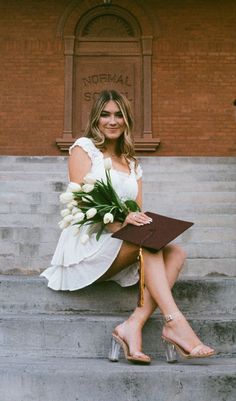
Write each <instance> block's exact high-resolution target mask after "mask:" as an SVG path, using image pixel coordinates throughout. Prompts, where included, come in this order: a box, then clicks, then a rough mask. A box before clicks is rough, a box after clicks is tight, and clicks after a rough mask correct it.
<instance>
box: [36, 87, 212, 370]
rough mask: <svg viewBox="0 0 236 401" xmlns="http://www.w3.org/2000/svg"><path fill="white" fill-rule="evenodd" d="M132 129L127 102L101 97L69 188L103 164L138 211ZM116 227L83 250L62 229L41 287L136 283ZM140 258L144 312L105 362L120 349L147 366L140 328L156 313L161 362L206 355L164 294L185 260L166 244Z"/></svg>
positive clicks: (123, 330)
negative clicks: (158, 315) (160, 323)
mask: <svg viewBox="0 0 236 401" xmlns="http://www.w3.org/2000/svg"><path fill="white" fill-rule="evenodd" d="M132 127H133V119H132V114H131V110H130V105H129V102H128V100H127V99H126V98H125V97H124V96H122V95H121V94H120V93H118V92H116V91H114V90H110V91H103V92H102V93H101V94H100V96H99V97H98V98H97V100H96V101H95V103H94V105H93V108H92V110H91V114H90V118H89V123H88V126H87V129H86V132H85V137H82V138H79V139H78V140H77V141H76V142H75V143H74V144H73V145H72V146H71V148H70V151H69V153H70V157H69V179H70V181H72V182H77V183H81V182H82V181H83V178H84V177H85V176H86V175H87V174H88V172H91V173H93V175H95V176H96V177H97V178H102V177H104V174H105V172H104V160H105V159H106V158H110V159H111V161H112V169H111V177H112V182H113V185H114V187H115V189H116V191H117V192H118V194H119V196H120V197H121V198H122V199H123V200H126V199H136V202H137V203H138V204H139V206H140V208H141V206H142V179H141V176H142V171H141V167H140V166H139V164H138V163H137V161H136V159H135V157H134V146H133V142H132V137H131V130H132ZM149 223H150V218H149V217H148V216H147V215H145V214H144V213H143V212H139V213H133V212H131V213H129V214H128V215H127V217H126V219H125V222H124V224H133V225H136V226H140V225H143V224H149ZM120 227H121V223H119V222H114V223H110V224H109V225H108V227H107V230H106V231H105V232H104V233H103V234H102V235H101V237H100V239H99V240H98V241H97V240H96V235H95V233H94V234H92V235H91V236H90V238H89V240H88V241H87V242H86V243H83V244H82V243H81V238H82V237H83V236H84V233H85V230H86V227H84V226H83V227H82V228H81V230H80V233H79V235H78V236H76V237H75V236H73V227H71V226H70V227H68V228H66V229H64V230H63V232H62V234H61V237H60V240H59V242H58V246H57V248H56V251H55V254H54V256H53V259H52V266H51V267H49V268H48V269H46V270H45V271H44V272H43V273H42V276H44V277H46V278H47V279H48V281H49V283H48V286H49V287H50V288H52V289H54V290H71V291H72V290H77V289H80V288H83V287H85V286H87V285H89V284H91V283H93V282H99V281H105V280H114V281H116V282H118V283H119V284H120V285H121V286H129V285H133V284H135V283H136V282H137V281H138V266H137V255H138V247H137V246H135V245H132V244H130V243H126V242H122V241H120V240H118V239H115V238H112V237H111V233H112V232H115V231H116V230H118V229H119V228H120ZM143 259H144V270H145V292H144V305H143V306H142V307H137V308H136V309H135V310H134V312H133V313H132V314H131V316H130V317H129V318H128V319H127V320H126V321H124V322H123V323H122V324H120V325H118V326H117V327H116V328H115V329H114V331H113V333H112V349H111V352H110V360H113V361H115V360H117V359H118V354H119V350H120V347H123V350H124V352H125V356H126V358H127V359H128V360H130V361H132V362H137V363H144V364H149V363H150V357H149V356H148V355H145V354H144V353H143V352H142V328H143V326H144V324H145V323H146V321H147V320H148V318H149V317H150V316H151V314H152V313H153V312H154V310H155V309H156V308H157V306H158V307H159V308H160V310H161V312H162V314H163V316H164V322H165V324H164V327H163V331H162V339H163V342H164V343H165V345H166V356H167V360H168V362H173V361H174V360H176V354H175V351H176V350H177V351H178V352H179V353H180V354H181V355H182V356H184V357H186V358H196V357H197V358H201V357H208V356H211V355H213V354H214V350H213V349H212V348H210V347H208V346H206V345H204V344H202V343H201V341H200V340H199V338H198V337H197V336H196V334H195V333H194V332H193V330H192V329H191V327H190V326H189V324H188V322H187V321H186V319H185V317H184V316H183V314H182V313H181V312H180V310H179V309H178V307H177V305H176V303H175V301H174V299H173V296H172V293H171V288H172V287H173V285H174V283H175V281H176V280H177V278H178V275H179V273H180V271H181V268H182V266H183V263H184V260H185V254H184V251H183V250H182V249H181V248H179V247H178V246H176V245H168V246H166V247H165V248H164V249H163V250H161V251H159V252H158V253H156V254H153V253H150V252H149V251H147V250H145V249H144V250H143Z"/></svg>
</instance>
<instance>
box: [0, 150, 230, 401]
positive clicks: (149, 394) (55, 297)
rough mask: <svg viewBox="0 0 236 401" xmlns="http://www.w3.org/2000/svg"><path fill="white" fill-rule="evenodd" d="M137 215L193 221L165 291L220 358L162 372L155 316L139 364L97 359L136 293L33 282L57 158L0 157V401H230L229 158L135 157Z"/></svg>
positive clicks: (57, 188) (49, 223)
mask: <svg viewBox="0 0 236 401" xmlns="http://www.w3.org/2000/svg"><path fill="white" fill-rule="evenodd" d="M140 159H141V162H142V165H143V169H144V198H145V203H144V208H145V210H152V211H156V212H159V213H162V214H167V215H170V216H171V215H172V216H173V217H179V218H183V219H186V220H191V221H194V222H195V225H194V226H193V228H191V229H190V230H188V231H186V233H184V234H183V235H182V236H181V237H180V238H179V239H178V243H180V244H182V246H184V248H185V249H186V250H187V253H188V260H187V263H186V266H185V271H184V273H183V274H182V276H181V278H180V280H179V281H178V283H176V285H175V287H174V290H173V291H174V296H175V299H176V300H177V304H178V305H179V307H180V309H181V310H182V311H183V312H184V313H185V315H186V316H187V317H188V319H189V321H190V323H191V325H192V326H193V328H194V329H195V330H196V331H197V333H198V334H199V336H200V337H201V339H202V340H203V341H205V342H206V343H209V344H211V345H212V346H214V347H216V349H217V350H218V352H219V354H218V355H217V356H216V357H214V358H210V359H205V360H193V361H185V360H180V361H179V363H177V364H173V365H170V364H167V363H166V362H165V360H164V349H163V345H162V343H161V341H160V334H161V325H162V322H161V317H160V314H159V313H158V312H157V313H156V314H154V315H153V317H152V318H151V319H150V321H149V322H148V323H147V325H146V327H145V329H144V350H145V351H146V352H147V353H149V354H150V355H151V356H152V358H153V362H152V364H151V365H150V366H148V367H145V366H139V365H132V364H128V363H127V362H126V361H125V360H124V359H123V358H121V360H120V362H119V363H111V362H109V361H108V360H107V353H108V349H109V346H110V335H111V331H112V329H113V327H114V326H115V325H116V324H117V323H119V322H121V321H122V320H123V319H124V318H125V317H126V316H127V315H128V314H129V313H130V311H131V310H132V309H133V308H134V307H135V305H136V301H137V288H136V286H134V287H130V288H120V287H119V286H118V285H117V284H115V283H112V282H109V283H101V284H96V285H93V286H90V287H88V288H85V289H83V290H80V291H75V292H55V291H52V290H50V289H48V288H47V287H46V285H45V283H46V282H45V280H44V279H42V278H39V277H38V273H39V272H40V271H42V270H43V268H45V267H46V266H47V265H48V264H49V262H50V258H51V255H52V252H53V250H54V248H55V244H56V241H57V239H58V236H59V233H60V231H59V229H58V228H57V222H58V220H59V218H60V217H59V202H58V196H59V193H60V192H61V191H63V190H64V188H65V187H66V179H67V177H66V157H13V156H12V157H1V158H0V175H1V193H0V200H1V202H0V227H1V228H0V238H1V245H0V254H1V256H0V273H1V274H2V275H0V401H118V400H119V401H146V400H147V401H190V400H191V401H197V400H199V399H201V400H203V401H212V400H216V401H233V400H235V390H236V389H235V387H236V379H235V378H236V368H235V366H236V364H235V360H236V358H235V352H236V349H235V326H236V319H235V312H236V307H235V289H236V278H235V276H236V274H235V273H236V272H235V269H236V263H235V262H236V251H235V239H236V224H235V223H236V217H235V209H236V206H235V199H236V195H235V193H236V191H235V189H236V182H235V181H236V180H235V177H236V158H189V157H186V158H175V157H174V158H147V157H142V158H140Z"/></svg>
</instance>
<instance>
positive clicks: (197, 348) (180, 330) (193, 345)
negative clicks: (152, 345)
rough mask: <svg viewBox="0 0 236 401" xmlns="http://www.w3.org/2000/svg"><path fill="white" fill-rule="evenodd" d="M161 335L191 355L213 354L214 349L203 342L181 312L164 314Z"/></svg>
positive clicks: (203, 355)
mask: <svg viewBox="0 0 236 401" xmlns="http://www.w3.org/2000/svg"><path fill="white" fill-rule="evenodd" d="M165 319H166V324H165V325H164V327H163V331H162V337H163V338H164V339H166V340H170V342H171V343H172V344H176V345H177V346H179V348H181V349H182V350H183V351H185V352H186V353H187V354H188V355H189V356H192V357H194V356H195V357H205V356H211V355H214V354H215V350H214V349H213V348H211V347H208V346H207V345H205V344H203V343H202V342H201V341H200V339H199V338H198V337H197V335H196V334H195V333H194V331H193V329H192V328H191V327H190V325H189V323H188V322H187V320H186V319H185V317H184V315H183V314H182V313H181V312H175V313H173V314H172V315H168V316H165Z"/></svg>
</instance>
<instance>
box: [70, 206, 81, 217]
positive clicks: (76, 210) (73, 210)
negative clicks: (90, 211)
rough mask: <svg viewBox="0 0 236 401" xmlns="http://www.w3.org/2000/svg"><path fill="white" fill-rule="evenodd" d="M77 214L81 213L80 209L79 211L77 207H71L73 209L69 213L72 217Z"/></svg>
mask: <svg viewBox="0 0 236 401" xmlns="http://www.w3.org/2000/svg"><path fill="white" fill-rule="evenodd" d="M79 212H81V209H79V208H78V207H73V209H72V210H71V213H72V214H73V215H75V214H76V213H79Z"/></svg>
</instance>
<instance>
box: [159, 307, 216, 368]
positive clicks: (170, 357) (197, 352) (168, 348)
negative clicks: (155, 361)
mask: <svg viewBox="0 0 236 401" xmlns="http://www.w3.org/2000/svg"><path fill="white" fill-rule="evenodd" d="M178 316H181V313H180V312H176V313H173V314H170V315H167V316H164V322H165V323H169V322H172V320H174V319H175V317H178ZM162 341H163V343H164V346H165V353H166V360H167V362H169V363H173V362H176V361H177V353H178V354H179V355H180V356H181V357H183V358H186V359H194V358H209V357H210V356H213V355H216V351H215V350H212V351H209V352H205V353H202V352H201V349H202V347H203V346H204V344H203V343H202V342H199V344H198V345H196V346H195V347H194V348H193V349H192V350H191V352H188V351H186V350H185V349H184V348H183V347H181V346H180V345H179V344H177V343H176V342H175V341H173V340H171V339H170V338H167V337H165V336H162Z"/></svg>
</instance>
